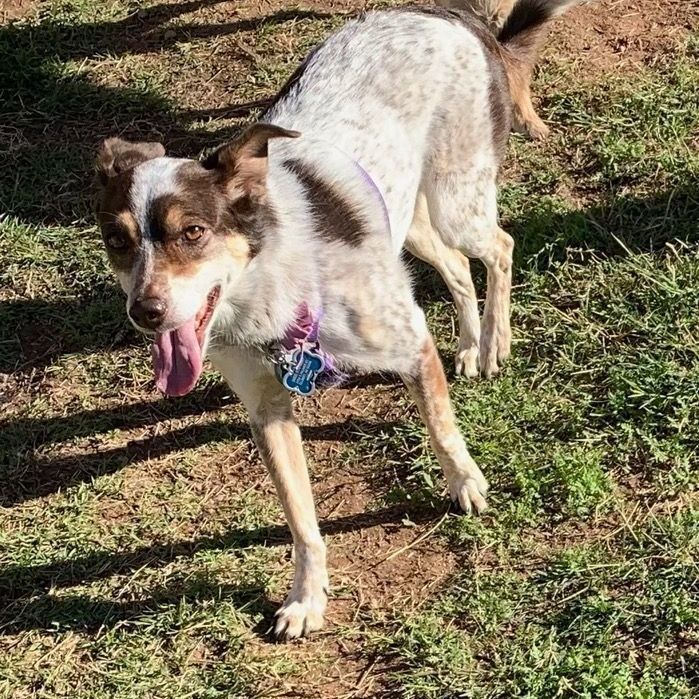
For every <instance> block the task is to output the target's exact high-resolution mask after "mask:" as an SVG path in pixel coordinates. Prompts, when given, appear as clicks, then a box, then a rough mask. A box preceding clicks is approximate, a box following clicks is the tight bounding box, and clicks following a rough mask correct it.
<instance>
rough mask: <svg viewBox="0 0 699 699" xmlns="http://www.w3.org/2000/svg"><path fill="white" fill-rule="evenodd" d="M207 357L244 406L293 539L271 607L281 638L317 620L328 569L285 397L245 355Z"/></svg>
mask: <svg viewBox="0 0 699 699" xmlns="http://www.w3.org/2000/svg"><path fill="white" fill-rule="evenodd" d="M212 358H213V359H214V363H215V364H216V366H217V368H218V369H219V370H220V371H221V373H222V374H223V375H224V376H225V378H226V380H227V381H228V382H229V384H230V386H231V388H232V389H233V390H234V391H235V392H236V393H237V394H238V396H239V397H240V399H241V401H242V402H243V404H244V405H245V407H246V408H247V410H248V413H249V415H250V426H251V428H252V434H253V437H254V439H255V443H256V445H257V448H258V449H259V452H260V456H261V457H262V460H263V461H264V463H265V465H266V466H267V468H268V470H269V472H270V475H271V476H272V480H273V481H274V485H275V487H276V490H277V494H278V496H279V499H280V500H281V503H282V507H283V509H284V514H285V515H286V520H287V522H288V524H289V529H291V534H292V537H293V541H294V552H295V556H296V570H295V572H294V582H293V585H292V587H291V591H290V592H289V595H288V597H287V598H286V601H285V602H284V604H283V605H282V606H281V608H280V609H279V611H278V612H277V615H276V623H275V627H274V633H275V635H276V636H277V637H278V638H281V639H284V640H289V639H292V638H297V637H299V636H305V635H306V634H307V633H309V632H311V631H315V630H317V629H319V628H321V626H322V625H323V615H324V613H325V608H326V606H327V598H328V573H327V569H326V564H325V544H324V543H323V539H322V537H321V535H320V531H319V529H318V522H317V520H316V514H315V507H314V505H313V493H312V492H311V483H310V479H309V477H308V469H307V468H306V459H305V456H304V454H303V447H302V445H301V433H300V431H299V428H298V426H297V425H296V422H295V421H294V417H293V413H292V409H291V398H290V396H289V393H288V391H286V390H285V389H284V388H283V387H282V385H281V384H280V383H279V382H278V381H277V380H276V378H275V377H274V376H272V375H271V374H270V373H269V372H267V370H266V369H264V367H262V366H261V365H260V364H259V363H258V362H256V361H255V360H254V359H253V358H252V357H250V356H249V355H246V354H244V353H242V352H235V353H234V352H233V351H227V352H226V354H225V355H223V356H220V357H216V356H214V357H212Z"/></svg>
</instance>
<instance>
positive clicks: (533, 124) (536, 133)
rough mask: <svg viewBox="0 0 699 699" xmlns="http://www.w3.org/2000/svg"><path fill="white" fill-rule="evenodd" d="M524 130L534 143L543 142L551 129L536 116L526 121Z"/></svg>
mask: <svg viewBox="0 0 699 699" xmlns="http://www.w3.org/2000/svg"><path fill="white" fill-rule="evenodd" d="M524 129H525V130H526V132H527V134H529V138H531V139H533V140H535V141H543V140H544V139H545V138H546V137H547V136H548V135H549V134H550V133H551V129H549V127H548V126H546V124H544V122H543V121H541V119H540V118H539V117H538V116H535V117H533V118H531V119H528V120H527V121H526V122H525V124H524Z"/></svg>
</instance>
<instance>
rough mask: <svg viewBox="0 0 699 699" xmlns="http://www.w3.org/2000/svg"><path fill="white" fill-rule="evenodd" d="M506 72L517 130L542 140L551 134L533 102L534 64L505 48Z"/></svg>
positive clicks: (503, 55) (503, 52)
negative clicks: (531, 88)
mask: <svg viewBox="0 0 699 699" xmlns="http://www.w3.org/2000/svg"><path fill="white" fill-rule="evenodd" d="M502 57H503V60H504V63H505V73H506V74H507V82H508V85H509V88H510V95H511V97H512V103H513V106H514V121H515V130H517V131H519V132H520V133H526V134H528V135H529V136H530V137H531V138H534V139H538V140H542V139H544V138H546V136H548V135H549V131H550V129H549V127H548V126H546V124H544V122H543V121H542V120H541V117H539V115H538V114H537V113H536V111H535V109H534V105H533V104H532V98H531V90H530V83H531V77H532V71H533V68H534V67H533V65H532V64H530V63H529V62H528V61H523V60H519V59H518V58H517V57H516V55H515V54H514V53H512V52H511V51H507V50H503V51H502Z"/></svg>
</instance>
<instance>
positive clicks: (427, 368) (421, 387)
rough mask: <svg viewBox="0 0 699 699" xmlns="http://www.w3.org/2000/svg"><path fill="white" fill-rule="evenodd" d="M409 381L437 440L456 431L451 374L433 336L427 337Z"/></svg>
mask: <svg viewBox="0 0 699 699" xmlns="http://www.w3.org/2000/svg"><path fill="white" fill-rule="evenodd" d="M406 384H407V385H408V387H409V388H410V390H411V393H412V394H413V397H414V399H415V402H416V403H417V405H418V408H419V409H420V414H421V415H422V417H423V420H424V421H425V424H426V425H427V428H428V430H429V432H430V435H431V436H432V438H433V439H435V438H438V439H441V438H442V437H443V436H444V435H446V434H449V433H450V432H453V431H454V430H456V424H455V420H454V413H453V411H452V408H451V402H450V401H449V385H448V384H447V377H446V376H445V374H444V367H443V366H442V361H441V359H440V358H439V354H438V353H437V348H436V347H435V345H434V340H433V339H432V337H429V336H428V338H427V339H426V340H425V342H424V344H423V346H422V349H421V350H420V357H419V360H418V366H417V368H416V371H415V374H414V376H413V377H411V378H410V379H406Z"/></svg>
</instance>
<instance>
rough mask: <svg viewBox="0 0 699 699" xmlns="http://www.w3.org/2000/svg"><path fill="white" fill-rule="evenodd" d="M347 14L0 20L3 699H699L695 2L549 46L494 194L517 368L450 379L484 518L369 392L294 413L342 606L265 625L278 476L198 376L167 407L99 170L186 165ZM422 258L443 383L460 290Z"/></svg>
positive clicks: (411, 422) (379, 387) (98, 14)
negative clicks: (159, 146)
mask: <svg viewBox="0 0 699 699" xmlns="http://www.w3.org/2000/svg"><path fill="white" fill-rule="evenodd" d="M363 7H364V6H363V4H362V3H361V2H359V1H355V0H342V1H337V2H332V1H331V2H317V3H307V4H304V5H303V6H295V5H288V4H284V3H282V2H281V0H269V1H267V0H265V1H257V2H253V1H252V0H243V1H242V2H221V1H218V0H189V1H186V2H179V3H167V2H166V3H162V4H155V3H153V2H150V1H141V0H134V1H132V2H129V1H128V0H109V1H104V2H99V3H95V2H91V1H90V0H46V1H45V2H39V3H36V2H30V1H29V0H26V1H25V0H21V1H19V0H16V1H13V2H5V3H3V4H2V7H1V8H0V21H2V22H3V24H2V25H1V26H0V85H2V92H1V94H2V99H1V100H0V150H1V152H2V156H3V157H2V168H1V169H0V212H2V213H0V260H2V264H1V265H0V398H1V399H2V403H1V404H0V434H1V435H2V438H1V441H0V484H1V485H0V565H1V566H2V567H1V569H0V697H3V698H4V697H7V698H8V699H9V698H10V697H12V699H23V698H26V697H42V698H53V697H71V698H73V699H88V698H90V699H104V698H106V697H110V698H111V697H116V698H123V699H126V698H129V699H131V698H134V697H136V698H141V697H143V698H146V697H147V698H158V699H160V698H163V699H166V698H167V699H169V698H179V697H194V698H201V699H219V698H223V697H226V698H234V697H241V698H242V697H267V696H283V697H309V698H311V697H313V698H315V697H332V698H334V699H335V698H337V699H339V698H340V697H346V698H350V697H357V698H358V697H400V698H405V699H418V698H420V699H423V698H424V699H438V698H439V699H443V698H449V697H453V698H456V697H473V698H478V699H496V698H497V699H511V698H516V697H520V698H524V697H527V698H532V699H544V698H547V699H548V698H551V699H553V698H554V697H587V698H589V699H607V698H609V699H627V698H628V699H675V698H677V697H696V696H699V600H698V596H699V570H698V567H697V552H698V551H699V546H698V544H699V503H698V498H697V485H698V481H699V477H698V475H697V474H698V469H697V458H698V457H697V448H698V447H697V445H698V444H699V409H698V407H697V406H698V405H699V356H698V355H699V350H698V348H699V323H698V322H697V308H699V255H698V251H699V247H698V242H699V232H698V224H697V221H698V220H699V185H698V181H699V156H698V153H699V90H697V84H698V81H699V68H698V61H697V58H698V57H699V38H698V37H697V35H696V34H692V31H695V32H696V29H697V27H698V26H699V17H698V16H697V9H696V7H695V8H694V9H692V3H687V2H684V1H681V0H663V1H662V2H661V1H660V0H629V2H624V3H621V2H619V1H618V0H602V1H601V2H598V3H596V4H594V5H589V6H585V7H581V8H578V9H576V10H575V11H573V12H572V13H571V14H570V15H569V16H567V17H566V18H564V19H562V20H560V21H559V22H558V23H557V25H556V28H555V30H554V32H553V33H552V35H551V37H550V38H549V41H548V42H547V44H546V48H545V50H544V55H543V58H542V61H541V65H540V68H539V70H538V71H537V74H536V78H535V83H534V93H535V95H536V100H537V104H538V108H539V110H540V113H541V114H542V115H543V117H544V118H545V120H546V121H547V122H548V123H549V124H550V126H551V128H552V134H551V136H550V138H549V139H548V140H547V141H545V142H544V143H532V142H526V141H524V140H522V139H521V138H519V137H513V139H512V142H511V145H510V149H509V153H508V157H507V163H506V167H505V169H504V172H503V175H502V189H501V212H502V219H503V225H504V227H506V228H507V229H508V230H510V231H511V232H512V234H513V236H514V237H515V240H516V244H517V248H516V260H515V288H514V292H513V299H514V303H513V327H514V352H513V358H512V360H511V361H510V362H509V364H508V365H507V367H506V368H505V370H504V371H503V373H502V374H501V375H500V376H499V377H498V378H496V379H494V380H490V381H484V380H465V379H461V378H456V377H454V376H453V375H450V388H451V394H452V398H453V401H454V404H455V406H456V409H457V412H458V419H459V423H460V426H461V428H462V429H463V432H464V434H465V435H466V437H467V440H468V443H469V445H470V447H471V449H472V453H473V454H474V456H475V458H476V459H477V460H478V462H479V463H480V464H481V465H482V467H483V469H484V471H485V473H486V475H487V476H488V478H489V480H490V482H491V487H492V497H491V508H490V510H489V512H488V513H487V514H486V515H485V516H483V517H482V518H480V519H471V518H467V517H456V516H454V515H451V514H449V513H448V511H447V507H446V495H445V484H444V482H443V481H442V479H441V477H440V475H439V471H438V468H437V466H436V464H435V461H434V459H433V457H432V456H431V454H430V452H429V450H428V449H427V445H426V437H425V434H424V431H423V429H422V427H421V426H420V424H419V421H418V419H417V416H416V413H415V410H414V408H413V407H412V406H411V404H410V402H409V401H408V400H407V398H406V396H405V394H404V391H403V390H402V388H401V387H400V385H399V384H398V382H396V381H395V380H394V379H393V378H392V377H369V378H368V379H366V380H362V381H361V382H358V383H356V384H353V385H351V386H349V387H347V388H344V389H341V390H334V391H329V392H327V393H325V394H323V395H322V396H320V397H319V398H317V399H313V400H307V401H300V402H299V404H298V409H299V416H300V421H301V423H302V425H303V432H304V436H305V440H306V446H307V450H308V455H309V461H310V467H311V471H312V477H313V485H314V491H315V495H316V498H317V503H318V510H319V514H320V517H321V520H322V524H321V527H322V530H323V533H324V535H325V538H326V540H327V543H328V546H329V551H330V572H331V579H332V599H331V602H330V609H329V613H328V623H327V625H326V628H325V629H324V630H323V631H322V632H321V633H318V634H317V635H315V636H314V637H312V638H311V639H309V640H307V641H302V642H298V643H294V644H290V645H277V644H274V643H272V642H271V641H270V639H269V636H268V635H267V633H266V632H267V630H268V629H269V626H270V624H271V621H272V615H273V612H274V609H275V607H276V605H277V604H278V603H279V602H280V601H281V599H282V598H283V595H284V593H285V590H286V589H287V587H288V585H289V580H290V574H291V563H290V553H291V551H290V545H289V538H288V535H287V531H286V528H285V526H284V521H283V517H282V515H281V512H280V508H279V506H278V504H277V501H276V499H275V496H274V493H273V489H272V487H271V484H270V481H269V478H268V477H267V475H266V473H265V471H264V468H263V467H262V466H261V464H260V462H259V459H258V457H257V455H256V453H255V452H254V450H253V449H252V448H251V443H250V435H249V431H248V428H247V425H246V421H245V416H244V414H243V412H242V410H241V408H240V407H239V406H238V404H237V403H236V400H235V399H234V398H233V397H232V396H231V395H230V394H229V392H228V391H227V389H226V387H225V386H224V385H223V384H222V383H221V381H220V379H219V377H218V376H216V375H215V374H214V373H213V372H211V373H208V374H207V375H206V377H205V380H204V381H203V382H202V383H201V385H200V386H199V388H198V389H197V390H196V391H195V392H194V393H193V394H192V395H191V396H190V397H188V398H186V399H177V400H165V399H163V398H161V397H159V396H158V395H157V393H156V391H155V389H154V386H153V381H152V372H151V371H150V368H149V361H148V349H147V346H146V344H145V342H144V341H143V340H142V339H140V338H138V337H137V336H136V335H135V334H134V332H133V331H132V330H131V329H130V328H129V326H128V324H127V323H126V322H125V317H124V312H123V301H122V299H121V297H120V293H119V292H118V291H117V289H116V287H115V285H114V282H113V280H112V278H111V277H110V275H109V273H108V270H107V267H106V262H105V257H104V255H103V253H102V251H101V248H100V243H99V238H98V235H97V231H96V227H95V223H94V219H93V217H92V214H91V206H92V204H91V191H92V172H93V169H92V159H93V154H94V151H95V148H96V146H97V144H98V143H99V141H100V139H101V138H103V137H106V136H108V135H114V134H122V135H125V136H127V137H148V138H149V139H151V140H152V139H153V137H157V138H160V139H161V140H162V141H163V142H164V143H166V145H167V147H168V150H169V151H170V152H171V153H175V154H183V155H190V156H194V155H198V154H199V153H201V152H204V151H207V150H209V149H210V148H212V147H213V146H215V145H216V144H218V143H220V142H221V141H223V140H224V139H226V138H227V137H229V136H230V135H232V134H234V133H236V132H237V131H238V130H239V129H240V127H241V126H242V125H243V124H245V123H246V122H247V120H249V119H252V118H254V116H255V114H256V108H255V106H254V104H255V102H256V101H259V100H264V99H266V98H268V97H269V96H270V95H271V94H273V92H274V90H275V89H276V88H277V87H278V86H279V85H280V84H281V83H282V82H283V81H284V79H285V78H286V77H287V76H288V75H289V74H290V73H291V71H292V70H293V69H294V67H295V66H296V64H297V63H298V61H299V60H300V59H301V57H302V56H303V54H304V53H305V52H306V51H307V50H308V49H309V48H310V47H311V46H313V45H314V44H315V43H316V42H317V41H318V40H320V39H321V38H322V37H323V36H325V35H326V34H327V33H328V32H330V31H331V30H332V29H333V28H334V27H336V26H338V25H340V24H341V23H342V22H343V21H344V19H345V16H346V13H353V12H356V11H357V10H359V9H363ZM250 103H253V104H252V105H251V104H250ZM465 110H467V105H465ZM413 264H414V269H415V278H416V288H417V293H418V295H419V298H420V301H421V303H422V304H423V305H424V307H425V309H426V312H427V315H428V318H429V321H430V324H431V327H432V328H433V329H434V331H435V333H436V335H437V338H438V344H439V348H440V351H441V352H442V353H443V355H444V358H445V362H446V364H447V366H448V367H450V366H451V357H452V355H453V353H454V350H455V329H454V313H453V308H452V305H451V302H450V300H449V298H448V294H447V292H446V290H445V289H444V287H443V285H442V283H441V282H440V281H439V279H437V278H436V277H435V275H434V274H433V273H432V272H431V271H430V270H428V269H426V268H425V267H423V266H421V265H418V264H416V263H413ZM478 281H479V285H480V288H481V289H482V286H483V279H482V275H481V276H480V277H479V279H478Z"/></svg>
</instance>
